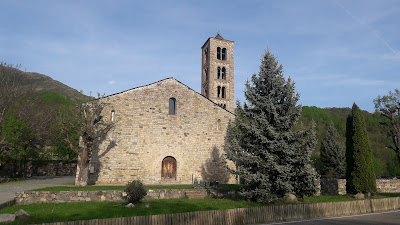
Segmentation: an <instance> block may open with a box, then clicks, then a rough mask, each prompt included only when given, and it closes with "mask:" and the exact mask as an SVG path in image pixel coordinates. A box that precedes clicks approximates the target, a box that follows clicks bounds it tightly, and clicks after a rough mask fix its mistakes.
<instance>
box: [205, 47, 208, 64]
mask: <svg viewBox="0 0 400 225" xmlns="http://www.w3.org/2000/svg"><path fill="white" fill-rule="evenodd" d="M204 55H205V56H206V62H208V48H206V50H204Z"/></svg>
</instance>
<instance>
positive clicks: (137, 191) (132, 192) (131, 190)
mask: <svg viewBox="0 0 400 225" xmlns="http://www.w3.org/2000/svg"><path fill="white" fill-rule="evenodd" d="M124 191H125V192H126V197H125V198H126V200H127V201H128V202H129V203H135V202H140V200H142V199H143V198H144V197H145V196H146V195H147V191H146V189H144V185H143V183H142V181H140V180H134V181H132V182H128V184H127V185H126V187H125V190H124Z"/></svg>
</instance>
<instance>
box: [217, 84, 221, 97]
mask: <svg viewBox="0 0 400 225" xmlns="http://www.w3.org/2000/svg"><path fill="white" fill-rule="evenodd" d="M217 97H218V98H220V97H221V86H218V87H217Z"/></svg>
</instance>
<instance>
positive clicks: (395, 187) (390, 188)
mask: <svg viewBox="0 0 400 225" xmlns="http://www.w3.org/2000/svg"><path fill="white" fill-rule="evenodd" d="M376 189H377V191H378V192H381V193H394V192H400V179H376Z"/></svg>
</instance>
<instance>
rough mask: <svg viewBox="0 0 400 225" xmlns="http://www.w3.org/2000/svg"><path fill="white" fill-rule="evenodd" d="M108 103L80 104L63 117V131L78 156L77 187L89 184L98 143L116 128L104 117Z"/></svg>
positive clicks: (95, 101) (99, 101)
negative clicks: (90, 169) (92, 159)
mask: <svg viewBox="0 0 400 225" xmlns="http://www.w3.org/2000/svg"><path fill="white" fill-rule="evenodd" d="M105 106H106V103H105V102H104V101H103V99H102V98H99V99H97V100H93V101H90V102H87V103H84V104H79V105H78V106H77V107H76V108H75V109H73V110H72V111H70V112H69V113H68V114H65V113H64V115H61V117H60V118H61V124H62V130H63V133H64V136H65V141H66V143H68V145H69V147H70V148H71V149H72V150H73V151H74V152H75V153H77V154H78V157H79V159H78V171H77V173H78V175H77V180H76V183H75V185H77V186H86V185H87V183H88V174H89V162H90V160H91V157H92V153H93V151H94V146H95V144H96V142H99V141H100V140H102V139H104V137H105V136H106V135H107V134H108V132H109V131H110V130H111V129H112V128H113V127H114V123H113V122H112V121H109V120H106V119H104V117H103V110H104V108H105Z"/></svg>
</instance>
